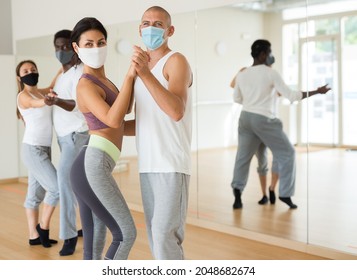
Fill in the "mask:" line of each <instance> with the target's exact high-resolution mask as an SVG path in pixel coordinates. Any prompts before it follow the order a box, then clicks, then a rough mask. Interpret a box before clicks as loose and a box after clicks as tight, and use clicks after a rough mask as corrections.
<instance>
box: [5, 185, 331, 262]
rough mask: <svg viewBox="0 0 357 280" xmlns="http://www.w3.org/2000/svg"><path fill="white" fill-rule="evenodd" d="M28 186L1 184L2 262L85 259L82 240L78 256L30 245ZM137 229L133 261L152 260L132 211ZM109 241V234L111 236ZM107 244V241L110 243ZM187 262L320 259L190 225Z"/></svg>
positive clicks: (140, 217) (141, 220)
mask: <svg viewBox="0 0 357 280" xmlns="http://www.w3.org/2000/svg"><path fill="white" fill-rule="evenodd" d="M26 188H27V186H26V184H24V183H11V184H1V185H0V198H1V203H0V213H1V214H0V224H1V231H0V259H2V260H80V259H82V248H83V246H82V238H79V241H78V246H77V250H76V252H75V254H73V255H72V256H66V257H60V256H59V254H58V252H59V250H60V249H61V247H62V244H61V242H59V243H58V244H57V245H54V246H52V247H51V248H43V247H42V246H29V245H28V236H27V224H26V217H25V212H24V208H23V207H22V203H23V200H24V198H25V193H26ZM58 213H59V211H58V209H56V211H55V214H54V217H53V220H52V224H51V231H50V235H51V238H58V222H59V220H58V218H59V217H58ZM132 214H133V217H134V220H135V224H136V227H137V230H138V237H137V240H136V242H135V244H134V247H133V249H132V251H131V253H130V256H129V259H131V260H150V259H152V256H151V253H150V250H149V247H148V242H147V236H146V230H145V222H144V218H143V214H142V213H141V212H137V211H132ZM108 240H110V235H109V234H108ZM107 243H108V241H107ZM184 249H185V253H186V259H188V260H300V259H301V260H318V259H324V258H321V257H318V256H314V255H310V254H305V253H301V252H298V251H294V250H289V249H284V248H281V247H277V246H271V245H267V244H265V243H260V242H255V241H251V240H248V239H244V238H239V237H235V236H232V235H228V234H223V233H219V232H216V231H211V230H207V229H203V228H200V227H196V226H192V225H187V229H186V239H185V242H184Z"/></svg>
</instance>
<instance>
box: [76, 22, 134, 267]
mask: <svg viewBox="0 0 357 280" xmlns="http://www.w3.org/2000/svg"><path fill="white" fill-rule="evenodd" d="M71 42H72V46H73V49H74V50H75V52H76V53H77V54H78V57H79V58H80V60H81V61H82V62H83V64H84V68H83V75H82V77H81V79H80V80H79V82H78V85H77V102H78V108H79V110H80V111H81V112H82V113H83V114H84V116H85V118H86V121H87V124H88V127H89V134H90V139H89V143H88V145H86V146H84V147H83V148H82V150H81V151H80V153H79V155H78V157H77V158H76V160H75V161H74V163H73V166H72V169H71V184H72V188H73V191H74V193H75V195H76V197H77V200H78V204H79V211H80V217H81V223H82V227H83V241H84V246H83V247H84V254H83V259H85V260H98V259H103V256H102V254H103V250H104V246H105V237H106V229H107V228H108V229H109V230H110V232H111V234H112V237H113V239H112V242H111V244H110V246H109V248H108V250H107V252H106V254H105V256H104V259H108V260H114V259H117V260H119V259H127V258H128V255H129V252H130V250H131V248H132V246H133V244H134V241H135V239H136V228H135V224H134V221H133V218H132V216H131V213H130V210H129V208H128V206H127V204H126V202H125V199H124V197H123V196H122V194H121V192H120V190H119V188H118V185H117V183H116V182H115V180H114V178H113V176H112V171H113V169H114V167H115V165H116V162H117V161H118V159H119V156H120V151H121V148H122V140H123V133H124V125H125V121H124V117H125V115H126V114H127V113H128V112H129V111H130V109H129V108H130V107H131V102H132V98H133V97H132V88H133V82H134V79H135V77H136V72H135V69H134V68H133V67H130V69H129V71H128V73H127V75H126V78H125V80H124V83H123V86H122V89H121V91H120V93H119V91H118V89H117V88H116V87H115V85H114V84H113V83H112V82H110V81H109V80H108V79H107V77H106V75H105V71H104V63H105V59H106V54H107V32H106V30H105V28H104V27H103V25H102V24H101V23H100V22H99V21H98V20H97V19H95V18H83V19H82V20H80V21H79V22H78V23H77V24H76V26H75V27H74V29H73V31H72V35H71Z"/></svg>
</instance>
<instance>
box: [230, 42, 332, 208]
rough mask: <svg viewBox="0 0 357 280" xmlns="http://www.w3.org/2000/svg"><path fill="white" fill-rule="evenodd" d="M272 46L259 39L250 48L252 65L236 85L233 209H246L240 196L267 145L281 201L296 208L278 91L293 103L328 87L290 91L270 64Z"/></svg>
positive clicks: (292, 165) (292, 166) (292, 161)
mask: <svg viewBox="0 0 357 280" xmlns="http://www.w3.org/2000/svg"><path fill="white" fill-rule="evenodd" d="M271 53H272V52H271V44H270V42H269V41H267V40H256V41H255V42H254V43H253V44H252V46H251V55H252V57H253V59H254V62H253V65H252V66H251V67H248V68H246V69H245V70H244V71H241V72H239V73H238V74H237V77H236V80H235V86H234V93H233V95H234V101H235V102H237V103H239V104H242V105H243V108H242V112H241V115H240V118H239V127H238V144H239V147H238V150H237V156H236V161H235V166H234V173H233V180H232V183H231V186H232V188H233V193H234V197H235V200H234V204H233V208H234V209H240V208H242V207H243V204H242V201H241V194H242V192H243V190H244V188H245V186H246V184H247V180H248V173H249V166H250V161H251V159H252V157H253V155H254V154H255V152H256V151H257V149H258V147H259V145H260V144H261V143H264V144H265V145H266V146H267V147H269V148H270V150H271V151H272V153H273V157H274V160H276V161H277V165H278V173H279V176H280V184H279V199H280V200H281V201H282V202H284V203H286V204H287V205H288V206H289V207H290V209H296V208H297V205H295V204H294V203H293V202H292V200H291V196H293V195H294V191H295V149H294V147H293V146H292V144H291V143H290V141H289V139H288V137H287V136H286V134H285V133H284V131H283V128H282V123H281V121H280V120H279V119H278V118H277V117H276V115H275V110H274V104H275V99H276V92H275V91H273V90H272V89H275V90H276V91H277V92H279V94H281V95H282V96H283V97H285V98H287V99H289V100H290V101H291V102H294V101H300V100H302V99H304V98H307V97H310V96H312V95H315V94H318V93H320V94H325V93H326V92H328V91H329V90H330V88H328V87H327V85H324V86H322V87H319V88H317V90H314V91H309V92H302V91H293V90H291V89H290V88H289V87H288V86H287V85H286V84H285V83H284V81H283V80H282V78H281V76H280V75H279V74H278V72H276V71H275V70H274V69H272V68H271V67H269V65H271V64H272V62H274V57H273V56H272V54H271Z"/></svg>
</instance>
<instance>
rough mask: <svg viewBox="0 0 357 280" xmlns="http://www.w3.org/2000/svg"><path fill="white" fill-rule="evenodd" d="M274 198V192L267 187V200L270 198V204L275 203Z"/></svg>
mask: <svg viewBox="0 0 357 280" xmlns="http://www.w3.org/2000/svg"><path fill="white" fill-rule="evenodd" d="M275 199H276V197H275V192H274V191H271V190H270V189H269V200H270V204H275Z"/></svg>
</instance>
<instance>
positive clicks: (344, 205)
mask: <svg viewBox="0 0 357 280" xmlns="http://www.w3.org/2000/svg"><path fill="white" fill-rule="evenodd" d="M241 2H243V4H242V3H241ZM302 2H303V3H302ZM326 2H329V3H326ZM335 2H338V3H335ZM320 3H323V5H318V6H316V5H315V4H320ZM349 4H351V5H352V6H348V5H349ZM288 8H289V9H288ZM292 8H293V9H292ZM307 13H308V15H309V17H308V20H307V17H306V15H307ZM356 16H357V6H356V3H355V1H347V2H346V1H344V2H343V5H342V4H341V1H309V5H308V6H307V5H306V2H305V1H239V3H238V4H237V5H234V6H231V7H221V8H215V9H210V10H205V11H198V12H197V34H196V42H197V44H196V47H197V51H196V53H197V57H196V61H197V104H196V111H197V148H198V153H197V157H198V162H197V163H198V165H197V168H198V169H197V177H198V213H199V218H200V219H203V220H207V221H212V222H216V223H219V224H222V225H225V226H232V227H237V228H241V229H245V230H248V231H250V232H252V235H254V233H263V234H265V235H270V236H274V237H279V238H284V239H289V240H293V241H299V242H302V243H307V244H312V245H317V246H322V247H327V248H332V249H336V250H338V251H343V252H347V253H350V254H353V255H357V223H355V222H353V217H352V213H356V211H357V206H356V204H355V203H354V201H355V200H356V198H357V192H356V188H353V186H352V182H353V181H354V180H352V178H351V174H353V171H352V170H351V168H353V167H354V166H356V162H357V153H356V152H353V151H354V149H355V148H356V146H357V132H356V129H355V125H352V120H354V119H355V118H354V114H355V110H353V109H352V108H355V106H354V104H355V99H356V96H355V95H356V94H357V91H356V86H355V85H354V84H355V83H353V81H354V79H353V78H352V75H353V73H354V71H353V65H355V61H354V57H355V56H353V55H352V53H353V52H354V51H355V49H356V47H357V41H356V38H357V36H356V34H357V33H356V29H355V28H352V25H353V24H355V23H356ZM354 26H355V25H354ZM259 38H264V39H268V40H269V41H270V42H271V43H272V51H273V54H274V56H275V58H276V62H275V64H274V65H273V67H274V68H275V69H276V70H277V71H278V72H279V73H281V75H282V77H283V78H284V80H285V82H286V83H287V85H289V87H291V88H292V89H296V90H299V89H301V90H304V91H305V90H314V89H316V88H317V87H318V86H321V85H324V84H326V83H328V84H329V85H330V86H331V87H332V90H331V91H330V92H329V93H328V94H327V95H326V96H314V97H312V98H311V99H307V100H303V101H302V102H300V103H298V104H290V103H289V102H287V101H286V100H284V98H279V101H278V116H279V118H280V119H281V120H282V122H283V127H284V131H285V133H286V134H287V136H288V137H289V139H290V141H291V142H292V143H293V144H294V145H295V150H296V164H297V165H296V190H295V195H294V197H293V199H294V202H296V204H298V206H299V207H298V209H297V210H289V209H288V208H287V206H286V205H285V204H283V203H282V202H280V201H277V202H276V203H275V204H274V205H271V204H269V203H267V204H265V205H259V204H258V201H259V200H260V199H261V197H262V194H261V190H260V181H259V176H258V173H257V160H256V157H253V159H252V162H251V166H250V173H249V179H248V183H247V186H246V188H245V190H244V192H243V194H242V200H243V204H244V206H243V208H242V209H237V210H233V209H232V204H233V201H234V197H233V192H232V189H231V187H230V185H231V180H232V175H233V166H234V161H235V156H236V151H237V149H239V143H237V125H238V119H239V115H240V111H241V107H240V105H237V104H233V102H232V93H233V90H232V89H231V88H230V82H231V80H232V78H233V77H234V76H235V75H236V73H237V72H238V71H239V69H241V68H242V67H247V66H250V65H251V63H252V59H251V57H250V46H251V44H252V43H253V41H254V40H256V39H259ZM217 46H220V48H219V49H217ZM222 49H223V50H224V52H222ZM346 148H347V150H346ZM268 157H269V168H271V160H272V157H271V153H270V152H269V154H268ZM269 183H270V174H269V173H268V183H267V184H268V186H269ZM276 189H277V190H278V187H277V188H276ZM277 192H278V191H277ZM326 232H329V234H326Z"/></svg>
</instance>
